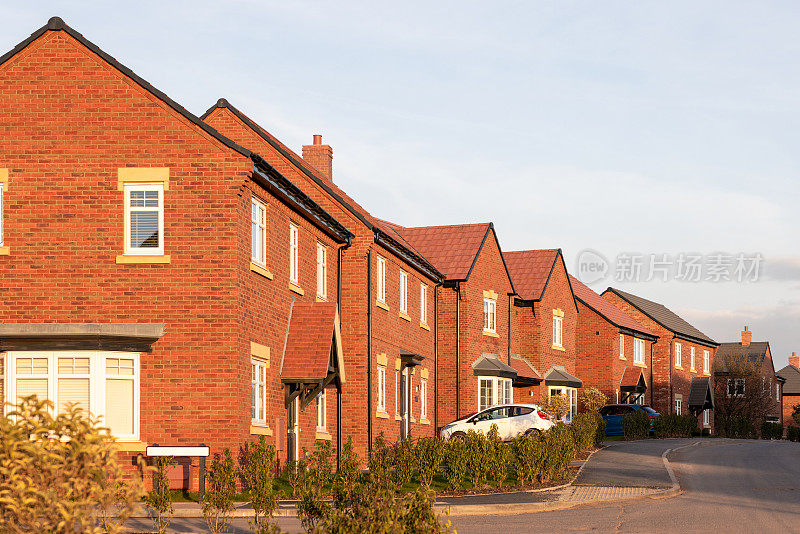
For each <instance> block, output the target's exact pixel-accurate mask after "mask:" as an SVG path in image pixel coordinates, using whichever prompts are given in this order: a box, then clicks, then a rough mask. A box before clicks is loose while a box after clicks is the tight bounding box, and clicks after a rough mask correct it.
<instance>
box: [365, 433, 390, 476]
mask: <svg viewBox="0 0 800 534" xmlns="http://www.w3.org/2000/svg"><path fill="white" fill-rule="evenodd" d="M367 467H368V468H369V476H370V478H371V479H372V481H373V482H374V483H376V484H378V485H382V486H387V487H388V486H389V485H390V484H392V483H393V481H392V469H393V468H394V450H393V449H392V447H390V446H389V445H388V444H387V443H386V438H385V437H384V436H383V432H381V433H380V434H378V437H376V438H375V442H374V443H373V445H372V454H371V455H370V457H369V462H368V463H367Z"/></svg>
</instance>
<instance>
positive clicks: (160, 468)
mask: <svg viewBox="0 0 800 534" xmlns="http://www.w3.org/2000/svg"><path fill="white" fill-rule="evenodd" d="M172 463H173V459H172V456H156V457H155V458H153V467H154V468H155V472H154V473H153V489H152V490H150V491H149V492H148V493H147V494H146V495H145V496H144V499H142V500H143V501H144V504H145V505H146V506H147V516H148V517H149V518H150V519H151V520H152V521H153V526H155V527H156V531H157V532H158V533H159V534H163V533H164V532H166V531H167V527H168V526H169V524H170V522H172V514H173V513H174V512H175V511H174V510H173V508H172V495H171V493H170V491H169V479H168V478H167V474H166V472H165V471H166V469H167V467H169V466H170V465H172Z"/></svg>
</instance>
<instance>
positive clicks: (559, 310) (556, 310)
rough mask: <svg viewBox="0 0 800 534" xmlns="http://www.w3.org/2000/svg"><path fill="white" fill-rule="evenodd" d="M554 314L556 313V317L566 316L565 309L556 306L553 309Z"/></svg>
mask: <svg viewBox="0 0 800 534" xmlns="http://www.w3.org/2000/svg"><path fill="white" fill-rule="evenodd" d="M553 315H555V316H556V317H564V310H562V309H561V308H556V309H554V310H553Z"/></svg>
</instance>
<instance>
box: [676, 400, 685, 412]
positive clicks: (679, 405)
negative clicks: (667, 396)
mask: <svg viewBox="0 0 800 534" xmlns="http://www.w3.org/2000/svg"><path fill="white" fill-rule="evenodd" d="M682 404H683V401H682V400H681V399H675V415H680V414H681V405H682Z"/></svg>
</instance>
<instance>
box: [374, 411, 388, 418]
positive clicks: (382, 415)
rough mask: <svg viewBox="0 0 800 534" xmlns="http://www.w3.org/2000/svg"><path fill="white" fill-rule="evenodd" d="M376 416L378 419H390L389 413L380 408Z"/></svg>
mask: <svg viewBox="0 0 800 534" xmlns="http://www.w3.org/2000/svg"><path fill="white" fill-rule="evenodd" d="M375 417H377V418H378V419H389V414H388V413H386V412H382V411H380V410H378V411H377V413H376V414H375Z"/></svg>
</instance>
